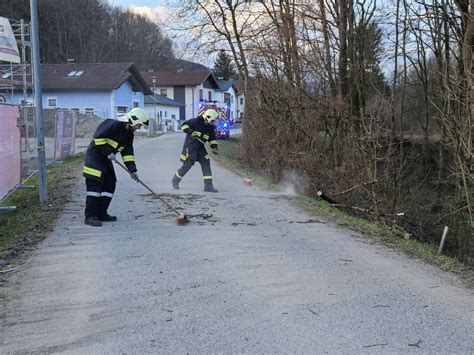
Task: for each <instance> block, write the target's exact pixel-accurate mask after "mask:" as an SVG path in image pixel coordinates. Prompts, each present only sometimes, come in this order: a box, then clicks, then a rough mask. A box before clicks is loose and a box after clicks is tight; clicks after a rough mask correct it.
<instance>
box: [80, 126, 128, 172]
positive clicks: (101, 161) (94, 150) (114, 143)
mask: <svg viewBox="0 0 474 355" xmlns="http://www.w3.org/2000/svg"><path fill="white" fill-rule="evenodd" d="M126 125H127V124H126V122H121V121H117V120H112V119H107V120H105V121H103V122H101V123H100V124H99V126H98V127H97V129H96V131H95V133H94V138H93V139H92V141H91V143H90V144H89V147H88V148H87V152H86V158H85V164H84V169H83V175H84V176H85V177H86V178H89V179H94V180H98V181H102V179H103V175H104V173H105V172H106V171H107V170H108V169H111V170H112V171H113V165H112V163H111V161H110V160H109V159H108V158H107V156H108V155H109V154H117V153H120V154H121V155H122V159H123V162H124V163H125V165H126V166H127V168H128V170H129V171H130V172H134V171H137V167H136V165H135V156H134V153H133V132H131V131H130V130H129V129H128V128H127V126H126Z"/></svg>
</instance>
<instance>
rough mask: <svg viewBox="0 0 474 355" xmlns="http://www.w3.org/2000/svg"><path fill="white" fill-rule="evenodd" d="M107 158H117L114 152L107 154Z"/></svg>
mask: <svg viewBox="0 0 474 355" xmlns="http://www.w3.org/2000/svg"><path fill="white" fill-rule="evenodd" d="M107 158H109V160H110V161H116V160H117V159H116V158H115V154H114V153H110V154H109V155H107Z"/></svg>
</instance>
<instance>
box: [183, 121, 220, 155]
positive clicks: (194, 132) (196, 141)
mask: <svg viewBox="0 0 474 355" xmlns="http://www.w3.org/2000/svg"><path fill="white" fill-rule="evenodd" d="M181 130H182V131H183V132H184V133H186V138H185V140H184V144H183V149H182V150H181V155H180V160H182V161H185V160H187V159H189V157H190V156H191V157H193V156H194V155H195V154H196V153H197V152H198V151H200V150H201V148H202V147H203V146H204V144H206V143H207V142H209V144H210V146H211V148H213V149H217V139H216V129H215V127H214V125H213V124H207V123H205V122H204V120H203V118H202V117H201V116H198V117H196V118H192V119H190V120H188V121H185V122H184V123H183V124H182V125H181Z"/></svg>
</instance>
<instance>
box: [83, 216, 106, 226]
mask: <svg viewBox="0 0 474 355" xmlns="http://www.w3.org/2000/svg"><path fill="white" fill-rule="evenodd" d="M84 223H85V224H87V225H89V226H92V227H101V226H102V222H101V221H99V219H98V218H97V217H86V219H85V220H84Z"/></svg>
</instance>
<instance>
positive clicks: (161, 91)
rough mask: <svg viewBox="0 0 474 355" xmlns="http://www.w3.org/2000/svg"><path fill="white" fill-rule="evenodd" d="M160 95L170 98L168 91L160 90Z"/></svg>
mask: <svg viewBox="0 0 474 355" xmlns="http://www.w3.org/2000/svg"><path fill="white" fill-rule="evenodd" d="M160 95H161V96H168V93H167V90H166V89H160Z"/></svg>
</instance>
